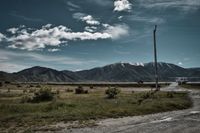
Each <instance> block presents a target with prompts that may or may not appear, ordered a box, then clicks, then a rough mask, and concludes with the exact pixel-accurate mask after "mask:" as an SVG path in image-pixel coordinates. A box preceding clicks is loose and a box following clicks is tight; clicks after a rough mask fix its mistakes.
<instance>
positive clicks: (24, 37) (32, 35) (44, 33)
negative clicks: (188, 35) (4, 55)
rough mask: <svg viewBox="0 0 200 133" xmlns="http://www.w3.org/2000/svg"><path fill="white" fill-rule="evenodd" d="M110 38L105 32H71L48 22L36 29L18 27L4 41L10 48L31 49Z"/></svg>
mask: <svg viewBox="0 0 200 133" xmlns="http://www.w3.org/2000/svg"><path fill="white" fill-rule="evenodd" d="M111 38H112V36H111V35H110V34H108V33H106V32H104V33H103V32H95V33H91V32H88V31H83V32H73V31H71V30H70V29H69V28H67V27H65V26H62V25H60V26H57V27H51V25H50V24H47V25H45V26H43V27H42V28H41V29H38V30H31V31H29V30H28V29H25V28H22V29H19V30H18V31H17V33H16V34H13V36H11V37H7V38H6V41H7V42H8V43H9V44H10V45H9V47H10V48H18V49H22V50H24V49H25V50H29V51H32V50H38V49H43V48H45V47H46V46H53V47H57V46H60V45H61V44H63V43H66V42H67V41H76V40H97V39H111Z"/></svg>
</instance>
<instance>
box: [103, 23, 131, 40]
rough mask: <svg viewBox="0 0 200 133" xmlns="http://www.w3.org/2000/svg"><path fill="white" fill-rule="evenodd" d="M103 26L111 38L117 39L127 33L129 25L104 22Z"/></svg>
mask: <svg viewBox="0 0 200 133" xmlns="http://www.w3.org/2000/svg"><path fill="white" fill-rule="evenodd" d="M104 27H105V28H106V30H105V31H104V32H105V33H108V34H110V35H111V36H112V39H119V38H120V37H122V36H125V35H128V33H129V27H128V26H127V25H125V24H123V25H119V24H118V25H114V26H111V25H108V24H104Z"/></svg>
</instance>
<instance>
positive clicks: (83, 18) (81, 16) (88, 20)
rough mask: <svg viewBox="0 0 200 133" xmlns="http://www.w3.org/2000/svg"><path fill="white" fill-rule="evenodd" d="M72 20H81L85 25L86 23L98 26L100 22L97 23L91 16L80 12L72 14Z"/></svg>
mask: <svg viewBox="0 0 200 133" xmlns="http://www.w3.org/2000/svg"><path fill="white" fill-rule="evenodd" d="M72 16H73V18H75V19H78V20H81V21H83V22H85V23H87V24H88V25H99V24H100V22H99V21H97V20H96V19H95V18H94V17H93V16H91V15H86V14H85V13H81V12H77V13H74V14H73V15H72Z"/></svg>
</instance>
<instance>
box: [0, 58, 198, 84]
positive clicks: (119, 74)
mask: <svg viewBox="0 0 200 133" xmlns="http://www.w3.org/2000/svg"><path fill="white" fill-rule="evenodd" d="M158 73H159V81H175V78H176V77H189V79H190V80H192V81H196V80H199V79H200V78H199V77H200V68H182V67H180V66H177V65H174V64H171V63H164V62H159V63H158ZM154 74H155V71H154V63H145V64H143V63H135V64H130V63H114V64H110V65H106V66H103V67H97V68H93V69H90V70H82V71H76V72H74V71H68V70H63V71H58V70H55V69H51V68H46V67H40V66H35V67H32V68H28V69H24V70H22V71H19V72H15V73H6V72H2V71H1V72H0V81H12V82H93V81H94V82H100V81H103V82H137V81H140V80H142V81H154V79H155V78H154Z"/></svg>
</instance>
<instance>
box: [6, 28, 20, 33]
mask: <svg viewBox="0 0 200 133" xmlns="http://www.w3.org/2000/svg"><path fill="white" fill-rule="evenodd" d="M18 30H19V28H10V29H7V31H8V32H10V33H12V34H15V33H16V32H17V31H18Z"/></svg>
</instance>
